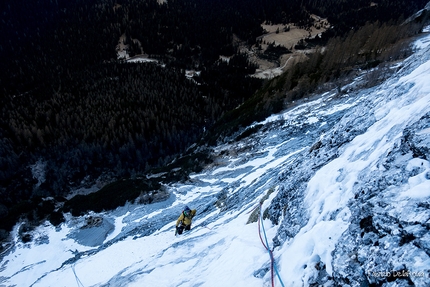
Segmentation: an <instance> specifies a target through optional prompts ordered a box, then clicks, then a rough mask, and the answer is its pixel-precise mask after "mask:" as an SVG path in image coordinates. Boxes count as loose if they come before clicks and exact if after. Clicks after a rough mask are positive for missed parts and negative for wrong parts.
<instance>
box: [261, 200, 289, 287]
mask: <svg viewBox="0 0 430 287" xmlns="http://www.w3.org/2000/svg"><path fill="white" fill-rule="evenodd" d="M261 206H262V204H261V203H260V216H259V217H258V235H259V236H260V241H261V243H262V244H263V246H264V248H265V249H266V250H267V252H269V256H270V269H271V277H272V287H274V286H275V277H274V275H273V271H275V272H276V276H277V277H278V279H279V282H280V283H281V285H282V287H285V286H284V283H283V282H282V279H281V276H280V275H279V272H278V268H277V267H276V263H275V258H274V257H273V252H272V250H270V248H269V241H268V240H267V235H266V230H265V229H264V224H263V213H262V208H261ZM260 223H261V227H262V229H263V234H264V239H265V241H266V243H264V241H263V238H262V237H261V231H260Z"/></svg>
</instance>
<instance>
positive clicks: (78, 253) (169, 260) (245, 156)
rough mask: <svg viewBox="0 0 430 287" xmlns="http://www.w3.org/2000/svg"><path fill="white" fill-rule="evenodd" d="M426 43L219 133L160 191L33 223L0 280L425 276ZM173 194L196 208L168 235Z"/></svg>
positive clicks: (429, 110)
mask: <svg viewBox="0 0 430 287" xmlns="http://www.w3.org/2000/svg"><path fill="white" fill-rule="evenodd" d="M429 44H430V37H426V38H422V39H421V40H420V41H418V42H416V43H415V45H416V48H417V51H416V53H415V54H414V55H413V56H411V57H410V58H409V59H407V60H405V61H404V62H403V63H402V64H401V65H400V66H398V67H396V69H398V71H397V72H396V73H395V74H394V75H393V76H392V77H391V78H390V79H389V80H387V81H386V82H384V83H383V84H382V85H380V86H377V87H373V88H371V89H367V90H357V89H356V90H354V91H351V92H350V93H349V94H348V95H343V96H339V95H336V93H327V94H324V95H321V96H320V97H318V98H317V99H316V100H314V101H310V102H308V103H305V104H302V105H300V106H298V107H296V108H295V109H292V110H290V111H287V112H285V113H283V114H280V115H276V116H272V117H270V118H268V119H267V120H266V121H264V122H262V123H260V124H261V127H260V128H259V131H258V132H256V133H254V134H253V135H251V136H249V137H247V138H245V139H243V140H240V141H236V142H233V143H229V144H224V145H221V146H218V147H217V148H215V149H214V150H213V154H214V155H215V156H216V158H217V160H216V161H215V163H214V164H212V165H211V166H208V167H207V169H206V170H204V171H203V172H202V173H199V174H194V175H193V176H192V179H191V180H190V181H189V182H188V183H185V184H184V183H177V184H172V185H168V186H166V188H167V189H168V190H169V191H170V192H171V196H170V198H169V199H168V200H166V201H164V202H159V203H156V204H152V205H133V204H130V205H127V206H125V207H122V208H118V209H117V210H115V211H113V212H105V213H101V214H92V215H91V216H92V218H101V219H102V221H101V224H97V225H94V226H87V223H88V217H82V218H71V217H70V218H69V219H68V220H67V224H63V225H62V226H61V227H60V228H58V229H55V228H53V227H52V226H50V225H49V224H48V223H47V224H46V225H45V226H41V227H39V228H38V229H37V230H36V232H35V234H34V238H35V240H34V241H33V242H31V243H26V244H23V243H22V242H18V241H16V242H15V245H14V246H12V247H11V248H10V249H9V251H8V252H7V253H6V254H5V255H4V257H3V259H2V261H1V264H0V286H183V287H185V286H220V285H222V286H270V285H271V280H272V277H273V278H274V279H273V280H274V281H275V282H274V283H275V285H276V286H311V285H313V286H317V285H325V286H335V285H337V286H370V285H371V284H375V285H372V286H407V284H415V285H416V286H429V285H430V277H429V271H430V257H429V255H430V235H429V228H430V226H429V223H430V163H429V158H430V151H429V146H430V144H429V141H430V135H429V130H430V82H429V81H428V78H429V74H430V45H429ZM360 81H364V78H362V77H358V78H357V79H356V82H355V83H354V85H351V86H359V85H360ZM259 126H260V125H258V126H256V127H259ZM260 201H262V206H261V209H262V211H263V213H264V218H266V219H264V220H263V221H262V222H263V223H264V228H265V230H264V231H265V232H266V233H267V238H268V245H269V247H270V248H271V249H272V250H273V255H274V259H275V262H276V266H277V270H278V271H279V277H278V276H276V272H275V273H274V275H273V276H272V272H271V264H270V257H269V253H268V252H267V251H266V249H265V248H264V246H263V244H262V243H261V241H260V237H259V228H258V226H259V224H258V222H255V221H256V219H255V210H256V208H257V210H258V207H259V203H260ZM185 204H187V205H188V206H190V207H191V208H196V209H197V217H196V218H195V220H194V223H193V229H192V230H191V231H190V232H188V233H186V234H185V235H182V236H178V237H175V236H174V223H175V220H176V218H177V216H179V213H180V211H181V210H182V208H183V206H184V205H185ZM253 216H254V217H253ZM267 217H269V218H270V220H269V219H268V218H267ZM250 219H251V220H250ZM248 221H251V223H249V224H247V222H248ZM272 222H273V223H272ZM262 227H263V226H260V228H262ZM260 234H261V237H262V241H263V242H264V233H263V230H260ZM272 239H273V240H272ZM266 244H267V243H266ZM393 271H397V272H399V273H395V274H394V273H393ZM388 275H391V276H388ZM393 275H397V277H396V276H393ZM401 275H403V276H401ZM281 280H282V282H281Z"/></svg>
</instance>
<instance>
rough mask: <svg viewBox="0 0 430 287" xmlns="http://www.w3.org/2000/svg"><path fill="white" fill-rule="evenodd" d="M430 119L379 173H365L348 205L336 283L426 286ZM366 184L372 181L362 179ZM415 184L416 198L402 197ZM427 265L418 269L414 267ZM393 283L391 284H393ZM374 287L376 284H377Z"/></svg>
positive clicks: (407, 133) (412, 130) (408, 132)
mask: <svg viewBox="0 0 430 287" xmlns="http://www.w3.org/2000/svg"><path fill="white" fill-rule="evenodd" d="M429 127H430V114H429V113H427V114H426V115H425V116H423V117H422V118H421V119H420V120H419V121H417V122H416V123H414V124H412V125H411V126H409V127H408V128H406V129H405V130H404V132H403V136H402V139H401V144H400V145H399V146H398V147H394V148H393V150H391V151H390V152H389V153H388V155H387V157H386V158H385V160H384V161H383V163H382V164H381V166H380V169H379V170H373V171H367V172H363V174H362V175H361V177H362V179H363V181H362V182H360V183H359V184H357V185H356V186H355V190H356V195H355V198H354V200H352V201H351V203H350V206H349V207H350V209H351V210H352V216H351V219H352V220H351V225H350V226H349V228H348V230H347V231H346V232H345V233H344V234H343V239H342V240H341V241H339V242H338V244H337V246H336V249H335V251H334V254H333V269H334V270H335V271H334V272H333V279H334V281H335V282H337V283H339V284H341V285H349V286H370V285H371V284H376V285H377V286H411V285H413V284H415V286H426V283H428V274H429V271H430V270H429V267H430V265H429V264H430V261H429V255H430V235H429V234H430V233H429V231H430V220H429V219H430V202H429V201H428V200H422V199H423V197H422V195H424V196H425V195H427V194H428V193H429V191H427V192H426V191H425V190H422V189H421V188H425V187H420V186H419V184H421V183H423V182H425V181H426V180H429V179H430V177H429V173H430V163H429V162H428V161H427V160H426V159H428V158H429V149H428V144H427V145H426V144H425V141H426V138H427V141H428V136H427V137H426V138H425V137H423V131H426V130H428V129H429ZM364 179H368V180H364ZM406 184H409V185H414V184H416V187H417V189H416V191H417V193H416V194H414V193H411V192H409V193H405V192H402V190H403V188H402V187H403V186H404V185H406ZM417 261H421V262H423V264H422V265H421V264H420V265H421V268H420V267H417V264H416V262H417ZM390 284H391V285H390ZM374 286H375V285H374Z"/></svg>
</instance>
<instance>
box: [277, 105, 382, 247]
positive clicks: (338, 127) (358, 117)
mask: <svg viewBox="0 0 430 287" xmlns="http://www.w3.org/2000/svg"><path fill="white" fill-rule="evenodd" d="M369 109H370V107H369V103H368V102H363V103H361V104H359V105H358V106H357V107H356V108H353V109H351V110H349V111H348V112H347V113H346V114H345V115H344V116H343V117H342V118H341V119H337V118H332V121H335V122H337V123H336V124H334V126H333V127H332V128H331V129H330V130H329V132H327V133H326V134H324V135H322V136H321V138H320V140H319V141H317V142H316V143H315V144H314V145H313V146H312V147H311V148H310V149H309V152H308V153H304V154H302V155H301V156H300V157H299V158H297V159H296V160H295V162H294V163H293V164H291V165H289V166H288V169H287V170H286V171H284V172H283V173H282V174H280V175H279V177H278V179H279V181H280V182H282V185H280V190H279V193H278V195H277V196H276V198H275V199H274V200H273V202H272V205H271V207H270V219H271V220H272V222H273V223H275V224H279V218H286V219H287V220H284V221H283V222H282V224H281V226H280V227H279V230H278V234H277V236H276V237H275V238H274V242H275V245H281V244H282V243H283V242H285V240H287V239H288V238H292V237H294V236H295V235H296V234H297V233H298V231H299V230H300V228H302V227H303V226H304V225H305V224H306V222H307V220H308V216H307V214H306V210H305V209H303V208H301V206H303V204H304V203H303V202H304V193H305V190H306V188H307V184H308V182H309V179H310V178H311V177H312V176H313V175H314V174H315V172H316V170H318V168H320V167H321V166H323V165H325V164H327V163H328V162H329V161H331V160H333V159H335V158H337V157H338V156H339V154H340V153H341V152H342V146H343V145H345V144H346V143H348V142H350V141H351V140H352V139H353V138H354V137H355V136H356V135H358V134H361V133H363V132H364V130H366V129H367V128H368V127H369V126H370V125H372V124H373V123H374V122H375V117H374V116H373V115H372V114H369Z"/></svg>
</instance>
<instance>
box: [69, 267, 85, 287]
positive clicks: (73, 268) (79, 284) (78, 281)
mask: <svg viewBox="0 0 430 287" xmlns="http://www.w3.org/2000/svg"><path fill="white" fill-rule="evenodd" d="M72 270H73V274H75V279H76V283H77V284H78V287H85V286H84V284H82V282H81V280H80V279H79V277H78V275H76V271H75V264H73V265H72Z"/></svg>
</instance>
